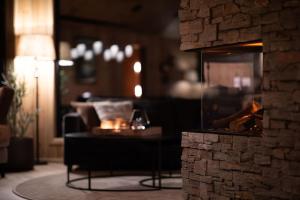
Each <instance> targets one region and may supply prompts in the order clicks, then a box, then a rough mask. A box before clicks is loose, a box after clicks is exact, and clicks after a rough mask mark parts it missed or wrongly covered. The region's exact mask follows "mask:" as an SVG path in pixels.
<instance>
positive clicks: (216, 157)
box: [213, 152, 228, 160]
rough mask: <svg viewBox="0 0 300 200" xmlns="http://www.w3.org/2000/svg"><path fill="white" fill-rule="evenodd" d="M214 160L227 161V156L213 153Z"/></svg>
mask: <svg viewBox="0 0 300 200" xmlns="http://www.w3.org/2000/svg"><path fill="white" fill-rule="evenodd" d="M213 159H214V160H228V155H227V154H226V153H222V152H214V153H213Z"/></svg>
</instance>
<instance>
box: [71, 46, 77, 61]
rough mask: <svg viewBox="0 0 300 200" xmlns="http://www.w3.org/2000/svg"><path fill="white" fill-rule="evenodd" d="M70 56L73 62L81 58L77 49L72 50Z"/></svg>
mask: <svg viewBox="0 0 300 200" xmlns="http://www.w3.org/2000/svg"><path fill="white" fill-rule="evenodd" d="M70 54H71V58H72V59H73V60H75V59H77V58H78V57H79V55H78V51H77V48H73V49H71V52H70Z"/></svg>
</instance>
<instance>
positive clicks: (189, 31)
mask: <svg viewBox="0 0 300 200" xmlns="http://www.w3.org/2000/svg"><path fill="white" fill-rule="evenodd" d="M179 17H180V35H181V49H182V50H186V51H188V50H189V51H190V50H192V51H195V50H199V49H205V48H211V47H218V46H223V45H232V44H238V43H244V42H251V41H262V42H263V58H264V59H263V83H262V86H263V91H262V96H263V98H262V104H263V107H264V116H263V132H262V135H261V136H258V137H257V136H255V137H252V136H239V135H228V134H225V135H224V134H212V133H205V132H202V133H197V132H193V133H191V132H189V133H183V136H182V147H183V154H182V176H183V183H184V184H183V191H184V197H185V199H190V200H192V199H300V51H299V50H300V22H299V19H300V1H298V0H181V3H180V10H179Z"/></svg>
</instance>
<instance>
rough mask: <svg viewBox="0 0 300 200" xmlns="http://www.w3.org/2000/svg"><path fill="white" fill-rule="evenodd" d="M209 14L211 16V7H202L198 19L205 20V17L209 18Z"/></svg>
mask: <svg viewBox="0 0 300 200" xmlns="http://www.w3.org/2000/svg"><path fill="white" fill-rule="evenodd" d="M209 14H210V9H209V7H208V6H206V5H202V6H201V8H200V9H199V11H198V14H197V17H202V18H205V17H208V16H209Z"/></svg>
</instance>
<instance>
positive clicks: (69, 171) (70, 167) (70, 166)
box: [67, 165, 72, 183]
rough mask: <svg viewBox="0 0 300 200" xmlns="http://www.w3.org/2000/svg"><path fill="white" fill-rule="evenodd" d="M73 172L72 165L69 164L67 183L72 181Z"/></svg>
mask: <svg viewBox="0 0 300 200" xmlns="http://www.w3.org/2000/svg"><path fill="white" fill-rule="evenodd" d="M71 172H72V165H68V166H67V183H69V182H70V173H71Z"/></svg>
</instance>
